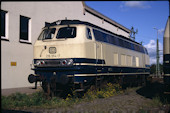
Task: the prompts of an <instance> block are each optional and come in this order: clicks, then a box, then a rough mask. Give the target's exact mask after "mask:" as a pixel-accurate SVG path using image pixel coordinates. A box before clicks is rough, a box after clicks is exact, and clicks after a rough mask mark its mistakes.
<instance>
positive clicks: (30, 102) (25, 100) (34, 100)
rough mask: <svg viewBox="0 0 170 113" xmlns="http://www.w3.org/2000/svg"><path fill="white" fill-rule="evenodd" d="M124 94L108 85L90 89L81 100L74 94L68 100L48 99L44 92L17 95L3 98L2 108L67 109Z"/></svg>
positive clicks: (118, 88) (117, 87) (116, 87)
mask: <svg viewBox="0 0 170 113" xmlns="http://www.w3.org/2000/svg"><path fill="white" fill-rule="evenodd" d="M122 92H123V91H122V90H121V86H120V85H118V84H111V83H108V84H107V85H106V86H105V87H103V88H102V89H101V90H92V89H89V90H88V91H87V92H86V93H85V94H84V96H83V97H81V98H78V97H77V96H76V94H75V93H74V92H73V95H70V94H68V96H67V98H66V99H62V98H59V97H53V98H52V99H50V100H48V99H46V97H45V96H44V93H43V92H36V93H33V94H31V95H27V94H21V93H15V94H12V95H10V96H1V103H2V104H1V106H2V109H23V108H30V107H32V108H60V107H64V108H66V107H71V106H73V105H75V104H78V103H81V102H87V101H92V100H94V99H96V98H108V97H111V96H114V95H116V94H120V93H122Z"/></svg>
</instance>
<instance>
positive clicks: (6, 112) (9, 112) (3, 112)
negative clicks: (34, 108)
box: [1, 110, 32, 113]
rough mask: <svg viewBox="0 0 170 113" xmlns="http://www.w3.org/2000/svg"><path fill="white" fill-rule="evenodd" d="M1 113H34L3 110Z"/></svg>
mask: <svg viewBox="0 0 170 113" xmlns="http://www.w3.org/2000/svg"><path fill="white" fill-rule="evenodd" d="M1 113H32V112H26V111H19V110H1Z"/></svg>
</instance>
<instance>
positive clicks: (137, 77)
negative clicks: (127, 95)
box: [28, 20, 150, 95]
mask: <svg viewBox="0 0 170 113" xmlns="http://www.w3.org/2000/svg"><path fill="white" fill-rule="evenodd" d="M32 70H34V72H35V73H34V74H30V75H29V76H28V81H29V82H30V83H34V82H36V83H37V82H38V81H40V82H41V83H42V88H43V89H44V92H46V93H47V94H49V95H55V94H56V93H57V92H58V91H61V90H69V89H70V88H72V89H74V90H75V91H84V90H86V89H88V88H89V87H90V86H91V85H95V86H96V87H98V86H100V85H101V84H102V83H103V82H104V81H109V82H118V83H120V84H123V85H124V84H126V85H132V84H145V81H146V77H147V76H148V75H149V74H150V65H149V56H148V52H147V49H146V48H145V47H144V46H142V45H141V44H140V43H138V42H136V41H134V40H132V39H130V38H127V37H124V36H121V35H118V34H115V33H113V32H111V31H108V30H106V29H104V28H101V27H99V26H97V25H94V24H92V23H89V22H85V21H80V20H59V21H56V22H53V23H49V24H46V26H45V27H44V28H42V32H41V33H40V35H39V37H38V39H37V41H36V42H35V44H34V59H33V68H32Z"/></svg>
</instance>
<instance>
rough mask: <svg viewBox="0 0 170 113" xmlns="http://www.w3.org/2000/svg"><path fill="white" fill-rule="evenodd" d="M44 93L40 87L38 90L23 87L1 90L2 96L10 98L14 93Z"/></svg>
mask: <svg viewBox="0 0 170 113" xmlns="http://www.w3.org/2000/svg"><path fill="white" fill-rule="evenodd" d="M38 91H42V87H40V86H38V87H37V89H35V88H34V87H23V88H11V89H1V96H9V95H11V94H14V93H17V92H18V93H26V94H32V93H34V92H38Z"/></svg>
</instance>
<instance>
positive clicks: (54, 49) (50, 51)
mask: <svg viewBox="0 0 170 113" xmlns="http://www.w3.org/2000/svg"><path fill="white" fill-rule="evenodd" d="M56 52H57V51H56V48H55V47H50V48H49V53H50V54H55V53H56Z"/></svg>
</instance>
